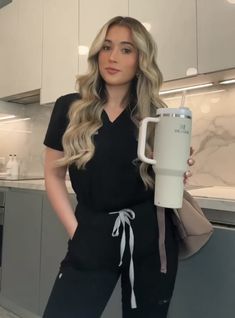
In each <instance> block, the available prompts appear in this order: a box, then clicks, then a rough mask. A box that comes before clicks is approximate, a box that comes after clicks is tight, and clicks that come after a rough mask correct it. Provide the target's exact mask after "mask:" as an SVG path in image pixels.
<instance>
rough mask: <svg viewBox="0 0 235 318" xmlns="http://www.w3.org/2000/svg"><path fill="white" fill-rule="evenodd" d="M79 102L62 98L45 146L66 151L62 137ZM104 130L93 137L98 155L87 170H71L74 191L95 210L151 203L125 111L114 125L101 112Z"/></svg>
mask: <svg viewBox="0 0 235 318" xmlns="http://www.w3.org/2000/svg"><path fill="white" fill-rule="evenodd" d="M78 99H80V95H79V94H78V93H74V94H68V95H64V96H61V97H60V98H58V99H57V101H56V103H55V106H54V109H53V111H52V115H51V119H50V122H49V126H48V129H47V132H46V136H45V139H44V145H46V146H47V147H50V148H53V149H55V150H59V151H63V146H62V136H63V134H64V132H65V130H66V127H67V125H68V117H67V113H68V110H69V107H70V105H71V103H72V102H73V101H75V100H78ZM101 118H102V122H103V126H102V127H101V128H99V130H98V131H97V133H96V134H95V135H94V137H93V138H94V139H93V140H94V144H95V154H94V156H93V157H92V159H91V160H90V161H88V163H87V164H86V166H85V169H77V167H76V166H75V164H72V165H71V166H70V167H69V175H70V180H71V184H72V188H73V190H74V192H75V193H76V195H77V199H78V203H79V202H81V203H82V204H85V205H87V206H89V207H91V208H93V209H95V210H102V211H107V212H111V211H117V210H120V209H123V208H128V207H131V206H132V205H135V204H138V203H140V202H143V201H145V200H148V199H150V198H151V199H152V200H153V191H152V190H146V189H145V186H144V183H143V181H142V179H141V177H140V174H139V164H140V161H139V160H138V158H137V140H136V126H135V125H134V123H133V122H132V120H131V118H130V108H126V109H124V110H123V112H122V113H121V114H120V115H119V116H118V117H117V118H116V120H115V121H114V122H111V121H110V120H109V117H108V115H107V113H106V112H105V111H103V112H102V116H101Z"/></svg>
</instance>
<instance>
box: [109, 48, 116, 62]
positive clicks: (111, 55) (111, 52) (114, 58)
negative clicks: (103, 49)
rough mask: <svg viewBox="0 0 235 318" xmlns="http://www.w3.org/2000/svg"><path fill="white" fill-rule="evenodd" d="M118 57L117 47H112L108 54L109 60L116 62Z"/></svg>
mask: <svg viewBox="0 0 235 318" xmlns="http://www.w3.org/2000/svg"><path fill="white" fill-rule="evenodd" d="M117 59H118V50H117V49H112V50H111V51H110V55H109V60H110V61H112V62H116V61H117Z"/></svg>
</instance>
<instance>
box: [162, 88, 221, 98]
mask: <svg viewBox="0 0 235 318" xmlns="http://www.w3.org/2000/svg"><path fill="white" fill-rule="evenodd" d="M224 91H225V89H218V90H213V91H209V92H201V93H192V94H187V95H186V97H187V98H188V97H191V96H193V97H194V96H201V95H203V96H204V95H209V94H216V93H222V92H224ZM181 98H182V96H181V95H180V96H174V97H165V98H164V100H178V99H181Z"/></svg>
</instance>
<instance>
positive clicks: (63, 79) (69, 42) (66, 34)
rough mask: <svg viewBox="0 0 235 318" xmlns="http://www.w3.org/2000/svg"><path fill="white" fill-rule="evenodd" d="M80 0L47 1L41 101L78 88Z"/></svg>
mask: <svg viewBox="0 0 235 318" xmlns="http://www.w3.org/2000/svg"><path fill="white" fill-rule="evenodd" d="M78 12H79V0H69V1H64V0H43V61H42V89H41V97H40V98H41V104H45V103H51V102H54V101H55V100H56V99H57V98H58V97H59V96H61V95H63V94H67V93H71V92H74V91H75V81H76V75H77V73H78Z"/></svg>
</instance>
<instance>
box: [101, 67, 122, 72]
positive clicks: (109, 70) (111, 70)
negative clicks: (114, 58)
mask: <svg viewBox="0 0 235 318" xmlns="http://www.w3.org/2000/svg"><path fill="white" fill-rule="evenodd" d="M105 70H106V71H107V72H108V73H109V74H117V73H118V72H120V70H118V69H116V68H112V67H107V68H106V69H105Z"/></svg>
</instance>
